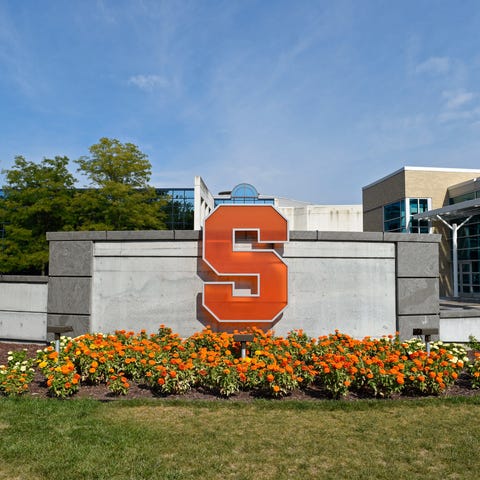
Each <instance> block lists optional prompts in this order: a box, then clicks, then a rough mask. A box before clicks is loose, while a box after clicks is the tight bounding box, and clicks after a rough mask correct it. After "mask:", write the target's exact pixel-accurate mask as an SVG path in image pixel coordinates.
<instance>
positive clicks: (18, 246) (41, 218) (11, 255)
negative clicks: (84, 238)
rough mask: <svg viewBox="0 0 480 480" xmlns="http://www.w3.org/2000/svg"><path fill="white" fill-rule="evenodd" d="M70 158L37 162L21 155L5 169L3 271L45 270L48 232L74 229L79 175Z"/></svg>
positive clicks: (0, 208) (0, 219)
mask: <svg viewBox="0 0 480 480" xmlns="http://www.w3.org/2000/svg"><path fill="white" fill-rule="evenodd" d="M67 167H68V158H67V157H55V158H54V159H49V158H45V159H43V160H42V161H41V162H40V163H38V164H36V163H33V162H29V161H27V160H25V159H24V158H23V157H21V156H17V157H15V163H14V165H13V167H12V168H11V169H9V170H4V171H3V172H2V173H4V174H5V179H6V184H5V186H4V187H3V190H4V194H5V198H4V199H2V201H1V202H0V224H4V225H5V238H4V239H3V241H2V243H1V244H0V265H1V267H0V268H1V270H0V273H40V272H42V273H44V272H45V269H46V265H47V263H48V245H47V240H46V237H45V233H46V232H49V231H50V232H51V231H58V230H70V229H71V228H72V223H73V218H72V211H71V201H72V198H73V195H74V189H73V186H74V183H75V178H74V177H73V175H72V174H71V173H70V172H69V171H68V168H67Z"/></svg>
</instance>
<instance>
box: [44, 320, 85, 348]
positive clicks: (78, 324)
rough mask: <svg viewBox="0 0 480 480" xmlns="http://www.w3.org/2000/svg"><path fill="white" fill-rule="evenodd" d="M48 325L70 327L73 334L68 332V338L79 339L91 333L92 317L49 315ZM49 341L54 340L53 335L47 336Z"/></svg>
mask: <svg viewBox="0 0 480 480" xmlns="http://www.w3.org/2000/svg"><path fill="white" fill-rule="evenodd" d="M47 323H48V325H49V326H53V325H55V326H59V325H60V326H66V325H68V326H70V327H73V331H72V332H67V333H66V334H65V336H67V337H78V336H79V335H83V334H85V333H88V332H90V316H89V315H55V314H48V317H47ZM47 339H48V341H49V342H50V341H52V340H53V339H54V335H53V333H48V334H47Z"/></svg>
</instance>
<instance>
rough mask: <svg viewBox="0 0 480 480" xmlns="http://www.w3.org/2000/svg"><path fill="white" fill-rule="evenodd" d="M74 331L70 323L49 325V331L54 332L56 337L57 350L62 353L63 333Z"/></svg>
mask: <svg viewBox="0 0 480 480" xmlns="http://www.w3.org/2000/svg"><path fill="white" fill-rule="evenodd" d="M67 332H73V327H71V326H70V325H48V326H47V333H53V335H54V337H55V351H56V352H57V353H60V337H61V335H62V333H67Z"/></svg>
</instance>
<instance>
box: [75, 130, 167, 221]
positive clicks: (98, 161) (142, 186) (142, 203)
mask: <svg viewBox="0 0 480 480" xmlns="http://www.w3.org/2000/svg"><path fill="white" fill-rule="evenodd" d="M89 151H90V155H89V156H85V157H81V158H80V159H79V160H77V164H78V166H79V168H78V172H80V173H81V174H82V175H83V176H85V177H86V178H87V179H88V180H89V181H90V185H91V187H92V188H87V189H84V190H81V191H78V193H77V195H76V198H75V202H74V204H75V211H76V212H77V227H78V228H80V229H82V230H142V229H157V230H161V229H165V223H164V218H165V213H164V212H163V206H164V204H165V200H162V199H159V198H158V196H157V195H156V192H155V189H154V188H153V187H150V186H149V185H148V182H149V180H150V175H151V165H150V162H149V160H148V157H147V155H146V154H144V153H143V152H141V151H140V150H139V149H138V147H137V146H136V145H133V144H132V143H121V142H119V141H118V140H116V139H110V138H101V139H100V141H99V142H98V143H97V144H95V145H92V146H91V147H90V149H89Z"/></svg>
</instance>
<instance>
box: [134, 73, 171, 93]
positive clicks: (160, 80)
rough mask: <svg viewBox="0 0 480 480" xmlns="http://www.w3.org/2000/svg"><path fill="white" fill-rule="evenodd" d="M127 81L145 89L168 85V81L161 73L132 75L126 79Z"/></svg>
mask: <svg viewBox="0 0 480 480" xmlns="http://www.w3.org/2000/svg"><path fill="white" fill-rule="evenodd" d="M128 83H129V85H135V86H136V87H138V88H140V89H141V90H146V91H151V90H154V89H155V88H166V87H168V86H169V85H170V82H169V81H168V80H167V79H166V78H165V77H162V76H161V75H133V76H132V77H130V78H129V79H128Z"/></svg>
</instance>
